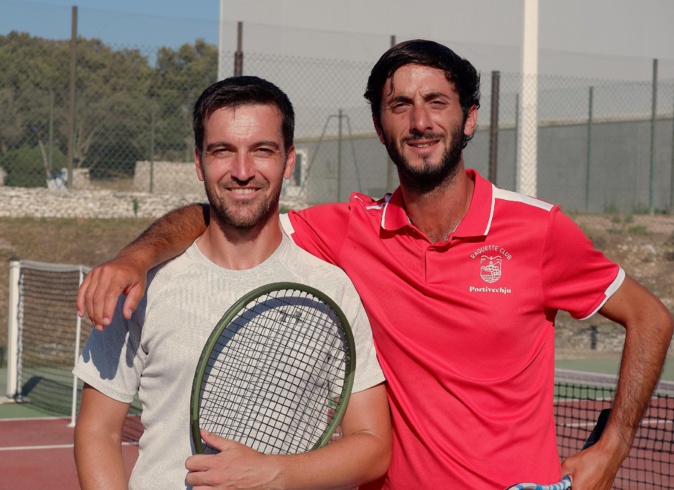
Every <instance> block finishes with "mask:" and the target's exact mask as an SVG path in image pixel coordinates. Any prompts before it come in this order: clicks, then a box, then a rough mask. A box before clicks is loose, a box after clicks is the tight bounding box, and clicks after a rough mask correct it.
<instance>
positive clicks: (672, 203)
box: [669, 85, 674, 214]
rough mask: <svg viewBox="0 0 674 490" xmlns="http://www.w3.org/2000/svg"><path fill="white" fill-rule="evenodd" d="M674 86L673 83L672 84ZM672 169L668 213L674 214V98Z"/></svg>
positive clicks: (673, 100) (673, 111)
mask: <svg viewBox="0 0 674 490" xmlns="http://www.w3.org/2000/svg"><path fill="white" fill-rule="evenodd" d="M672 88H674V85H672ZM672 109H673V110H672V170H671V172H670V175H669V214H674V98H673V99H672Z"/></svg>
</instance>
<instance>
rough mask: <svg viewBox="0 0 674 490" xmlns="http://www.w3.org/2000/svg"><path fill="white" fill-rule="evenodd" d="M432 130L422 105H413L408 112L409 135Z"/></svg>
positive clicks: (428, 115)
mask: <svg viewBox="0 0 674 490" xmlns="http://www.w3.org/2000/svg"><path fill="white" fill-rule="evenodd" d="M432 128H433V123H432V122H431V117H430V114H429V113H428V110H427V109H426V106H425V105H424V104H415V105H414V106H413V108H412V110H411V111H410V133H413V134H423V133H424V132H426V131H428V130H430V129H432Z"/></svg>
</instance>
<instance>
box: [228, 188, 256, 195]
mask: <svg viewBox="0 0 674 490" xmlns="http://www.w3.org/2000/svg"><path fill="white" fill-rule="evenodd" d="M232 192H233V193H234V194H241V195H244V194H252V193H253V192H255V189H232Z"/></svg>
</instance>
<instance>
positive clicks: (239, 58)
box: [234, 21, 243, 77]
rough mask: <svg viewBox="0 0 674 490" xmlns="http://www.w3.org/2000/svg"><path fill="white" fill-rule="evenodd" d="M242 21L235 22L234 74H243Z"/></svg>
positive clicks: (238, 75) (236, 75) (237, 75)
mask: <svg viewBox="0 0 674 490" xmlns="http://www.w3.org/2000/svg"><path fill="white" fill-rule="evenodd" d="M242 45H243V22H241V21H239V22H237V23H236V53H234V76H235V77H240V76H241V75H243V49H242Z"/></svg>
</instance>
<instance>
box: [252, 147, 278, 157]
mask: <svg viewBox="0 0 674 490" xmlns="http://www.w3.org/2000/svg"><path fill="white" fill-rule="evenodd" d="M255 152H256V153H257V154H258V155H262V156H272V155H274V154H276V151H275V150H274V149H273V148H270V147H267V146H261V147H259V148H257V149H256V150H255Z"/></svg>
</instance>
